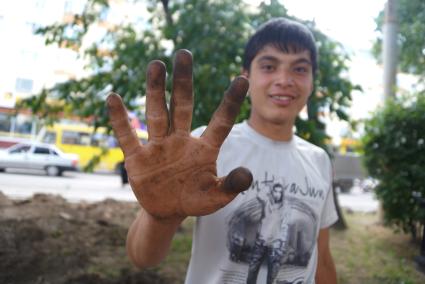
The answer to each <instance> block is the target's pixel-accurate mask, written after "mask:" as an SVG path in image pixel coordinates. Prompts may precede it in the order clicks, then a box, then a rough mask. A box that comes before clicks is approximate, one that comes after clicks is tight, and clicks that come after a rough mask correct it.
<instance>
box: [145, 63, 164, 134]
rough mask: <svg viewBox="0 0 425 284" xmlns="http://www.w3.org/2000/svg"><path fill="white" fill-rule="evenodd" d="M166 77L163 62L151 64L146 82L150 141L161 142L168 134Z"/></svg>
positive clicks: (147, 120)
mask: <svg viewBox="0 0 425 284" xmlns="http://www.w3.org/2000/svg"><path fill="white" fill-rule="evenodd" d="M165 76H166V69H165V65H164V63H163V62H161V61H159V60H154V61H152V62H151V63H149V65H148V70H147V80H146V122H147V125H148V139H149V140H161V139H163V138H164V137H165V136H166V135H167V134H168V129H169V124H168V122H169V117H168V110H167V104H166V102H165Z"/></svg>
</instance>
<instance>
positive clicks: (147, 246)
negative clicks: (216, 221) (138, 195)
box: [127, 208, 184, 268]
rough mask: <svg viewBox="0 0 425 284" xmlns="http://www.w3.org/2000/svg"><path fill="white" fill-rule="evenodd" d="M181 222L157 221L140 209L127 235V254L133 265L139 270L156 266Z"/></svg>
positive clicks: (175, 220) (177, 220)
mask: <svg viewBox="0 0 425 284" xmlns="http://www.w3.org/2000/svg"><path fill="white" fill-rule="evenodd" d="M183 220H184V218H177V219H174V220H167V221H164V220H158V219H156V218H154V217H152V216H151V215H150V214H149V213H147V212H146V211H145V210H144V209H143V208H141V209H140V212H139V214H138V215H137V217H136V219H135V220H134V221H133V223H132V224H131V226H130V229H129V231H128V234H127V254H128V256H129V258H130V260H131V261H132V262H133V264H134V265H136V266H137V267H139V268H147V267H152V266H155V265H158V264H159V263H160V262H161V261H162V260H163V259H164V258H165V257H166V255H167V253H168V251H169V248H170V244H171V240H172V239H173V236H174V234H175V232H176V231H177V229H178V227H179V226H180V224H181V222H182V221H183Z"/></svg>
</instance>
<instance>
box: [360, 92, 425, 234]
mask: <svg viewBox="0 0 425 284" xmlns="http://www.w3.org/2000/svg"><path fill="white" fill-rule="evenodd" d="M362 142H363V143H362V144H363V149H364V164H365V166H366V168H367V170H368V172H369V174H370V175H371V176H372V177H374V178H376V179H377V180H378V181H379V185H378V186H377V188H376V195H377V197H378V199H380V200H381V201H382V205H383V210H384V220H385V221H386V223H387V224H393V225H396V226H397V227H399V228H401V229H403V231H405V232H410V233H411V234H412V235H413V237H416V224H418V221H423V220H424V218H425V214H424V212H423V211H424V210H423V209H421V208H420V207H419V205H418V203H417V202H416V201H415V200H414V199H413V197H412V192H419V193H421V194H422V196H423V197H425V92H422V93H419V94H416V95H414V96H407V97H403V98H400V99H396V100H390V101H388V102H387V103H386V104H385V106H384V107H383V108H382V109H381V110H380V111H378V112H377V113H376V114H375V115H374V116H373V117H372V118H371V119H370V120H368V121H367V122H366V125H365V135H364V137H363V139H362Z"/></svg>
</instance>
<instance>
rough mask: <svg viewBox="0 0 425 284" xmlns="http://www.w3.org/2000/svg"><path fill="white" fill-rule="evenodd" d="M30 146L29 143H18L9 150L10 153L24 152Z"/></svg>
mask: <svg viewBox="0 0 425 284" xmlns="http://www.w3.org/2000/svg"><path fill="white" fill-rule="evenodd" d="M30 148H31V146H30V145H20V146H17V147H15V148H13V149H11V150H10V153H11V154H17V153H25V152H28V150H29V149H30Z"/></svg>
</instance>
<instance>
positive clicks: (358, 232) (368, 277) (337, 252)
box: [331, 213, 425, 284]
mask: <svg viewBox="0 0 425 284" xmlns="http://www.w3.org/2000/svg"><path fill="white" fill-rule="evenodd" d="M345 218H346V220H347V223H348V226H349V229H348V230H345V231H338V230H332V232H331V250H332V254H333V257H334V260H335V264H336V268H337V273H338V280H339V281H338V282H339V283H342V284H344V283H347V284H358V283H367V284H368V283H394V284H395V283H397V284H402V283H403V284H410V283H425V274H423V273H421V272H419V271H417V270H416V264H415V262H414V261H413V259H414V257H415V256H416V255H417V254H418V253H419V244H414V243H412V241H411V238H410V236H409V235H406V234H402V233H395V232H394V231H393V230H392V229H390V228H387V227H383V226H382V224H381V223H380V222H379V218H378V215H377V214H371V213H367V214H366V213H355V214H347V213H346V214H345Z"/></svg>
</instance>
